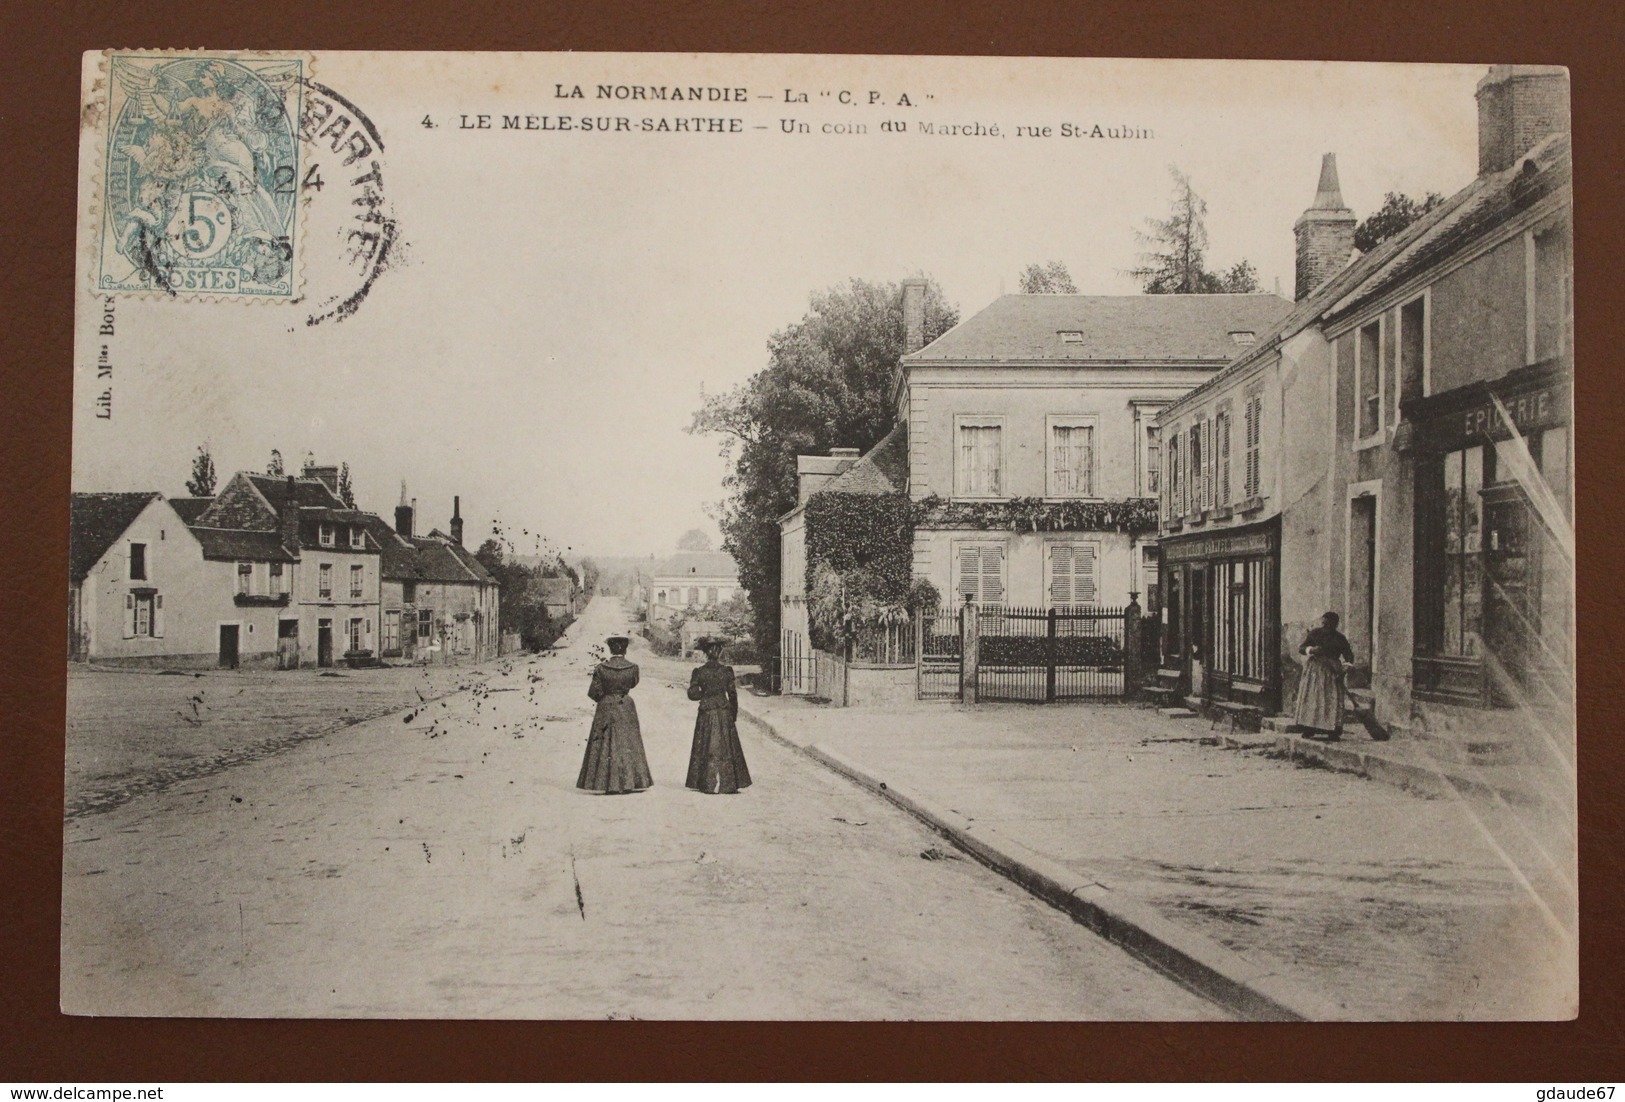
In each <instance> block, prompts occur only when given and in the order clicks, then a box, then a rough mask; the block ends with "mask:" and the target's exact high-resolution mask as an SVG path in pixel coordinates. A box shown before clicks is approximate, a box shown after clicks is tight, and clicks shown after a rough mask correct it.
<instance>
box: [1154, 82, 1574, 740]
mask: <svg viewBox="0 0 1625 1102" xmlns="http://www.w3.org/2000/svg"><path fill="white" fill-rule="evenodd" d="M1478 106H1479V131H1480V140H1479V150H1480V158H1479V160H1480V164H1479V174H1478V176H1477V177H1476V178H1475V179H1474V180H1473V181H1472V182H1470V183H1469V184H1468V185H1467V186H1466V187H1464V188H1462V189H1461V190H1460V191H1458V192H1457V193H1455V194H1454V195H1452V196H1450V197H1449V198H1448V199H1446V200H1445V201H1444V202H1443V203H1442V204H1440V205H1439V206H1438V207H1436V208H1435V209H1434V210H1433V211H1431V212H1430V213H1429V214H1427V215H1426V216H1424V217H1423V218H1421V219H1420V220H1418V221H1417V222H1416V223H1415V224H1413V225H1412V226H1410V227H1408V228H1407V229H1406V230H1405V231H1403V232H1401V233H1399V234H1397V235H1395V236H1394V237H1392V238H1390V239H1389V240H1388V241H1385V242H1383V243H1382V244H1381V245H1379V246H1378V247H1377V248H1375V249H1373V250H1372V251H1371V252H1369V253H1367V254H1366V255H1364V256H1361V257H1358V258H1357V259H1355V260H1353V262H1352V263H1348V262H1347V259H1346V258H1347V257H1348V256H1349V254H1350V253H1351V252H1352V248H1353V229H1354V216H1353V214H1352V212H1349V211H1348V210H1347V209H1346V208H1344V207H1343V206H1342V203H1341V197H1340V195H1339V194H1338V189H1337V179H1336V169H1335V162H1333V161H1332V160H1331V158H1330V157H1328V158H1327V162H1326V164H1325V165H1323V167H1322V176H1321V186H1320V188H1319V190H1318V193H1317V197H1316V200H1315V203H1314V204H1313V205H1312V206H1311V208H1310V210H1309V211H1308V212H1306V214H1305V215H1304V216H1303V217H1302V218H1300V219H1299V222H1298V226H1297V236H1298V258H1299V263H1298V287H1297V295H1296V297H1297V299H1298V305H1297V307H1296V308H1295V309H1294V310H1293V311H1292V313H1291V315H1290V316H1289V317H1288V318H1287V319H1286V320H1285V321H1284V322H1283V323H1281V324H1280V325H1279V326H1277V327H1275V328H1274V329H1273V330H1271V331H1270V332H1268V333H1266V334H1264V335H1263V339H1261V340H1260V341H1259V343H1258V344H1257V345H1256V346H1255V347H1254V348H1252V349H1250V350H1249V351H1248V352H1246V353H1244V354H1243V355H1241V356H1240V357H1238V358H1237V359H1236V361H1235V362H1234V363H1233V364H1232V365H1231V366H1230V367H1228V368H1227V369H1226V370H1225V371H1224V372H1223V373H1222V374H1221V375H1220V376H1218V377H1217V378H1216V379H1215V380H1214V381H1213V382H1212V383H1211V384H1209V385H1207V386H1205V387H1201V388H1198V389H1197V390H1195V391H1193V392H1192V393H1191V394H1190V395H1188V396H1187V397H1186V398H1184V399H1182V400H1181V401H1180V402H1178V403H1176V404H1174V405H1173V406H1170V407H1169V408H1168V409H1167V410H1166V411H1165V412H1164V414H1163V416H1162V419H1161V420H1162V424H1163V426H1164V433H1165V435H1166V437H1167V438H1168V440H1169V466H1170V477H1169V479H1168V480H1167V484H1166V492H1165V494H1164V497H1163V501H1162V510H1161V520H1162V533H1161V536H1162V538H1161V544H1162V555H1163V567H1164V583H1165V590H1166V593H1165V602H1166V613H1165V615H1166V616H1167V618H1168V627H1169V630H1168V631H1166V632H1165V633H1164V637H1165V640H1167V641H1168V644H1169V649H1168V650H1167V651H1166V653H1165V664H1169V665H1172V666H1173V668H1174V669H1176V670H1177V671H1178V672H1179V673H1180V675H1181V676H1183V677H1184V678H1186V679H1187V683H1188V685H1189V688H1190V690H1191V691H1193V692H1198V693H1205V694H1207V695H1209V696H1216V697H1219V698H1221V699H1224V698H1231V699H1235V698H1236V696H1235V694H1236V692H1237V691H1238V690H1239V691H1241V692H1242V693H1243V695H1244V696H1250V697H1252V698H1254V699H1259V698H1262V700H1264V701H1265V703H1266V705H1267V707H1266V710H1269V708H1271V707H1280V708H1283V709H1288V710H1289V709H1290V707H1291V702H1292V700H1293V699H1294V696H1295V690H1296V680H1297V673H1298V669H1299V662H1300V661H1301V660H1300V659H1299V658H1298V656H1297V654H1296V647H1297V644H1298V643H1299V642H1300V641H1301V640H1302V637H1303V635H1304V633H1305V632H1306V631H1307V630H1308V628H1309V627H1310V626H1311V625H1313V624H1314V623H1315V622H1317V621H1318V618H1319V616H1320V614H1321V613H1322V612H1324V611H1327V610H1328V609H1330V610H1334V611H1339V612H1340V613H1341V615H1342V617H1343V624H1342V626H1343V629H1344V633H1345V634H1346V635H1348V637H1349V641H1350V644H1351V646H1352V647H1353V649H1354V652H1355V655H1356V662H1357V667H1356V669H1354V670H1353V671H1351V674H1350V683H1351V685H1353V686H1355V687H1356V692H1357V694H1360V695H1364V696H1366V697H1367V699H1368V700H1369V701H1370V702H1371V703H1372V705H1373V706H1374V707H1375V709H1376V714H1377V716H1378V718H1379V719H1380V720H1381V721H1382V722H1383V723H1385V724H1386V725H1388V726H1389V727H1391V728H1393V729H1396V730H1400V731H1405V730H1410V731H1413V732H1415V733H1418V734H1437V735H1444V736H1447V737H1449V736H1452V735H1454V736H1461V737H1463V738H1467V739H1469V740H1476V742H1477V743H1479V744H1488V743H1491V742H1496V741H1500V742H1503V743H1507V744H1509V745H1510V744H1511V743H1514V742H1516V741H1517V740H1518V739H1519V738H1520V737H1521V738H1524V739H1525V740H1527V732H1528V731H1529V730H1534V729H1539V727H1538V726H1537V725H1535V724H1532V722H1531V721H1532V719H1538V718H1539V717H1540V715H1543V714H1547V713H1550V712H1551V710H1552V709H1553V708H1557V710H1559V711H1561V710H1563V709H1567V708H1571V707H1572V673H1571V672H1570V671H1572V657H1573V649H1572V648H1573V643H1572V631H1573V544H1572V528H1571V518H1572V502H1573V488H1572V480H1571V474H1570V472H1571V471H1572V463H1573V438H1572V432H1571V404H1572V402H1571V397H1570V384H1571V380H1572V373H1573V354H1572V337H1571V324H1572V323H1571V317H1572V292H1571V275H1570V273H1571V270H1572V260H1571V252H1572V224H1571V210H1572V202H1573V200H1572V191H1571V185H1570V176H1569V144H1568V137H1567V123H1568V113H1567V107H1568V93H1567V78H1566V74H1565V73H1564V71H1563V70H1561V69H1555V68H1546V67H1528V66H1496V67H1494V68H1492V69H1491V70H1490V71H1489V73H1488V74H1487V75H1486V76H1485V77H1484V79H1483V80H1482V81H1481V82H1480V85H1479V89H1478ZM1340 255H1341V256H1343V257H1344V258H1345V260H1344V262H1341V263H1339V262H1338V261H1337V260H1336V258H1337V257H1338V256H1340ZM1232 418H1234V419H1235V420H1233V421H1232V420H1231V419H1232ZM1231 424H1233V425H1234V426H1235V441H1234V447H1231V446H1230V439H1229V437H1230V431H1231V430H1230V427H1229V426H1230V425H1231ZM1255 435H1256V441H1255ZM1176 442H1177V443H1176ZM1249 662H1251V663H1253V665H1251V666H1248V665H1247V663H1249ZM1569 729H1570V730H1572V723H1570V727H1569ZM1520 732H1522V734H1520Z"/></svg>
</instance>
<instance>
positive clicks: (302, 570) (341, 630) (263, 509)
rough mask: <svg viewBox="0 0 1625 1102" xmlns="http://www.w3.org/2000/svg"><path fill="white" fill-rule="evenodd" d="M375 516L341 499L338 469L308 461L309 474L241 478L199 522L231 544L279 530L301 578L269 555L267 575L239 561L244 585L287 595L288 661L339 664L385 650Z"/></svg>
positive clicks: (283, 646) (283, 616) (245, 591)
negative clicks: (380, 628)
mask: <svg viewBox="0 0 1625 1102" xmlns="http://www.w3.org/2000/svg"><path fill="white" fill-rule="evenodd" d="M369 517H370V514H368V513H364V512H362V511H361V510H359V509H352V508H349V507H348V506H346V505H345V504H344V502H343V500H342V499H341V498H340V497H339V496H338V469H337V468H335V467H308V468H306V471H305V474H304V477H300V478H295V477H293V476H291V475H290V476H288V477H287V478H277V477H274V476H271V475H262V474H254V473H251V472H239V473H238V474H236V475H233V476H232V478H231V480H230V481H229V482H227V483H226V485H225V487H224V488H223V489H222V490H221V491H220V493H219V494H218V495H216V497H215V499H214V501H213V502H211V503H210V505H209V506H208V507H207V508H206V509H204V510H203V511H202V512H201V513H199V514H198V517H197V520H196V522H195V523H194V524H193V525H192V528H193V530H194V531H195V532H204V531H208V532H211V533H217V535H214V536H212V537H211V538H213V539H216V540H217V541H218V542H219V544H220V546H221V547H222V548H226V549H230V548H236V547H238V546H239V545H241V546H242V547H247V546H248V544H249V543H250V542H253V543H255V544H256V545H257V544H258V543H265V544H267V545H269V543H270V541H271V540H272V538H273V537H275V538H276V539H277V540H278V541H279V542H280V545H281V546H282V547H284V548H286V549H288V550H289V551H291V552H293V553H294V554H295V556H296V559H295V561H296V565H297V569H296V570H294V571H293V576H292V577H291V578H289V577H288V575H287V573H286V569H287V568H286V566H285V565H284V566H282V568H281V569H279V568H278V566H279V564H277V563H275V562H265V563H264V571H263V573H264V577H263V578H261V577H260V573H261V572H260V570H259V569H258V568H257V567H256V564H255V562H254V561H253V560H251V559H248V558H246V557H245V558H243V559H241V560H240V561H238V563H237V565H236V569H237V571H238V575H239V580H238V583H237V584H238V587H239V588H238V589H237V592H238V593H239V594H241V595H244V596H249V597H253V596H263V597H264V598H265V599H266V600H267V601H276V602H279V603H278V604H277V608H278V614H277V639H278V644H277V650H278V651H279V652H280V653H281V654H282V655H283V658H282V664H284V665H293V664H297V665H300V666H332V665H335V664H336V663H337V662H338V661H339V660H340V659H342V658H345V657H346V656H348V657H349V658H351V659H364V658H370V657H376V656H377V653H378V643H377V631H378V619H379V600H380V586H381V581H382V579H381V571H380V568H379V556H380V551H381V548H380V546H379V544H378V542H377V540H376V539H375V538H374V537H373V536H372V534H371V533H370V532H369V531H368V528H369V527H370V523H371V522H370V520H369ZM245 567H246V568H247V569H245ZM243 587H246V588H243ZM284 599H285V603H284ZM294 656H297V658H296V659H295V658H294Z"/></svg>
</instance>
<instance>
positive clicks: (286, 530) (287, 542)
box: [277, 475, 299, 555]
mask: <svg viewBox="0 0 1625 1102" xmlns="http://www.w3.org/2000/svg"><path fill="white" fill-rule="evenodd" d="M298 493H299V492H298V490H297V489H296V488H295V487H294V484H293V475H289V476H288V484H287V496H286V497H284V498H283V501H282V513H281V515H280V516H278V517H277V520H278V521H279V522H280V523H281V527H282V546H284V547H286V548H287V549H288V550H289V551H292V552H293V553H294V554H296V555H297V554H298V553H299V496H298Z"/></svg>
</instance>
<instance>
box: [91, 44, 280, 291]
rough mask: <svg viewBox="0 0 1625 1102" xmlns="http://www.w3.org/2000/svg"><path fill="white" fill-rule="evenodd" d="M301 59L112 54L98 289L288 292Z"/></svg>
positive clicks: (258, 56)
mask: <svg viewBox="0 0 1625 1102" xmlns="http://www.w3.org/2000/svg"><path fill="white" fill-rule="evenodd" d="M308 69H309V60H308V58H307V57H306V56H304V55H299V54H280V55H277V54H233V53H220V54H201V55H200V54H179V53H161V52H160V53H117V52H115V53H111V54H109V55H108V56H107V70H108V72H107V81H106V84H105V87H106V90H107V91H106V94H107V96H108V100H107V108H108V109H107V112H106V116H105V125H106V128H107V135H106V145H105V157H104V159H103V170H102V175H101V178H100V180H99V183H100V185H101V188H102V198H103V203H102V211H101V234H100V239H99V242H98V251H97V257H96V264H97V267H96V286H97V289H98V290H100V291H102V292H104V293H118V292H128V291H136V292H146V293H152V292H158V293H161V294H169V295H179V296H194V297H225V298H262V299H272V300H281V301H287V300H290V299H293V298H295V297H296V296H297V295H298V294H299V273H300V267H299V261H300V245H301V242H300V232H299V205H298V203H297V193H298V182H299V171H300V165H299V158H300V142H299V134H298V119H299V113H300V109H301V98H302V96H303V94H304V90H305V88H306V81H307V80H308V75H309V74H308Z"/></svg>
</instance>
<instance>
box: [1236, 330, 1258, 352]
mask: <svg viewBox="0 0 1625 1102" xmlns="http://www.w3.org/2000/svg"><path fill="white" fill-rule="evenodd" d="M1230 340H1231V342H1232V343H1234V344H1235V345H1236V347H1237V348H1246V347H1247V346H1248V345H1249V344H1252V343H1253V342H1254V341H1256V340H1258V334H1257V333H1255V332H1253V331H1252V330H1251V329H1232V330H1230Z"/></svg>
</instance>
